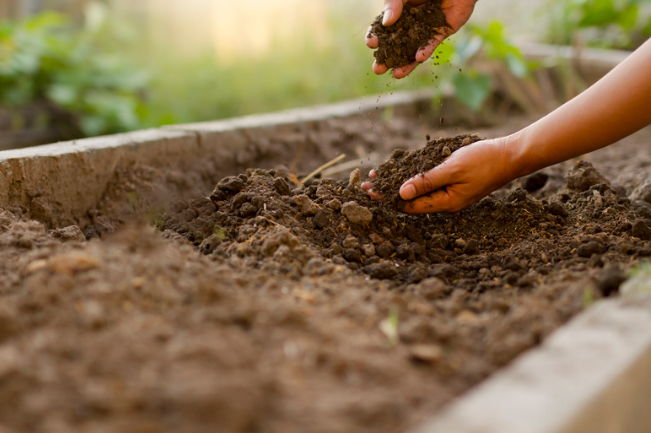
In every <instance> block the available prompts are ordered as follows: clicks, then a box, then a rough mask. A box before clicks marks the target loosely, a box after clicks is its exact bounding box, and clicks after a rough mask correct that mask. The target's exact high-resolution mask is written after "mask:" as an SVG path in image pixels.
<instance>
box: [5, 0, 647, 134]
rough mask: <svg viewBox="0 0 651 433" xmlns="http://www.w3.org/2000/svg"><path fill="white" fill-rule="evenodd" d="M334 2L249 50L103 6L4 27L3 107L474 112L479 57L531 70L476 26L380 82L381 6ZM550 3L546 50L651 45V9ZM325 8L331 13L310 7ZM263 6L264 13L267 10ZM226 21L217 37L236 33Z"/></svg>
mask: <svg viewBox="0 0 651 433" xmlns="http://www.w3.org/2000/svg"><path fill="white" fill-rule="evenodd" d="M16 1H17V0H16ZM333 1H335V3H336V5H335V6H336V7H327V8H321V9H316V10H315V11H313V12H314V16H312V17H308V18H306V19H305V20H304V21H305V23H303V26H300V25H299V24H300V23H299V24H292V26H293V27H291V28H290V29H289V31H290V33H289V35H285V36H286V37H280V36H278V37H276V36H274V34H272V35H271V36H269V34H267V35H266V36H265V35H264V34H262V33H261V29H260V28H262V27H264V25H263V24H264V22H262V24H260V23H257V24H256V23H255V22H253V21H252V22H250V23H247V22H242V23H239V22H238V23H236V24H237V25H240V24H241V25H242V26H244V25H253V26H254V28H253V30H256V29H257V30H260V31H259V32H257V33H255V32H254V33H252V35H253V36H251V35H249V36H250V38H249V39H250V41H249V42H250V44H249V45H246V44H242V41H239V40H235V39H231V40H221V39H220V41H221V42H220V43H215V44H203V45H202V44H197V43H191V42H190V43H186V44H185V45H183V44H181V43H180V42H179V41H178V40H176V39H175V38H174V36H173V35H178V34H179V32H178V31H177V32H176V33H174V32H173V31H172V30H173V26H172V25H171V24H170V23H169V22H165V20H158V21H161V22H163V25H161V24H160V23H159V24H158V27H156V22H157V21H156V20H154V21H151V20H149V18H150V17H148V16H144V15H143V13H141V14H140V15H134V16H131V15H129V14H126V15H125V14H124V11H123V13H119V11H116V10H115V8H111V7H109V6H108V5H107V4H106V3H105V2H100V1H89V2H87V4H86V7H85V9H84V13H83V14H81V15H80V16H81V17H82V18H81V19H71V18H69V17H68V16H65V15H61V14H54V13H48V12H46V13H42V14H39V15H36V16H33V17H31V18H29V19H27V20H19V21H16V20H12V21H5V22H3V23H2V24H0V106H4V107H10V108H11V107H20V106H24V105H28V104H30V103H34V102H36V101H42V100H49V101H53V102H55V103H56V104H58V105H59V106H61V107H63V108H65V109H66V110H68V111H70V112H72V113H74V114H75V118H76V119H77V120H76V121H77V122H78V125H77V126H78V128H79V130H80V131H81V132H82V133H83V134H85V135H98V134H105V133H112V132H119V131H127V130H133V129H138V128H144V127H150V126H159V125H163V124H170V123H185V122H196V121H204V120H214V119H219V118H225V117H231V116H238V115H245V114H251V113H260V112H266V111H275V110H280V109H285V108H291V107H298V106H305V105H312V104H318V103H326V102H332V101H337V100H342V99H347V98H353V97H359V96H363V95H370V94H378V93H384V94H386V93H390V92H393V91H396V90H408V89H416V88H422V87H424V86H427V87H435V88H438V89H439V90H442V89H443V88H445V87H451V88H453V89H454V90H455V91H456V94H457V96H458V98H459V99H460V100H461V101H462V102H463V103H465V104H466V105H468V106H470V107H472V108H475V109H476V108H479V107H480V106H481V105H482V103H483V102H484V100H485V99H486V96H487V95H488V94H489V92H490V90H491V86H492V82H491V78H490V77H489V76H488V75H486V74H483V73H482V72H480V71H478V70H475V69H474V68H473V67H471V66H470V65H469V64H468V61H469V59H471V58H472V57H473V56H474V55H476V54H477V53H478V52H480V51H482V52H483V53H484V54H486V55H487V56H488V57H489V58H492V59H495V60H497V61H500V62H503V63H505V64H506V65H507V67H508V69H509V70H510V71H511V73H513V74H514V75H516V76H526V75H527V73H528V71H529V68H530V66H531V65H528V64H527V63H526V62H525V61H524V60H523V58H522V56H521V54H520V53H519V51H518V50H517V49H516V48H515V46H514V45H513V44H512V43H511V42H510V40H509V38H508V37H507V36H506V31H505V25H504V24H503V23H501V22H499V21H492V22H485V20H484V23H480V24H476V23H475V21H474V20H473V21H471V23H470V24H469V25H467V26H466V28H465V30H464V32H463V33H462V34H460V35H455V37H454V38H453V40H452V42H450V43H446V44H444V45H443V46H442V47H441V48H440V49H439V52H438V59H437V60H435V63H436V65H423V66H421V67H419V68H418V69H417V71H416V72H415V73H414V74H412V76H411V77H410V78H409V79H408V80H400V81H396V80H393V79H392V78H390V76H388V75H387V76H382V77H376V76H374V75H373V74H372V73H371V72H370V63H371V62H372V54H371V52H370V50H368V49H367V48H366V47H364V45H363V43H362V42H361V41H362V38H363V33H364V32H365V30H366V26H367V25H368V23H369V22H370V20H371V19H372V18H373V14H374V13H375V12H374V11H375V10H376V9H379V8H380V7H381V4H379V3H381V2H377V3H378V5H375V4H374V3H373V2H371V3H373V5H374V6H375V8H373V9H369V8H368V7H364V8H362V7H358V6H356V5H354V3H355V2H352V3H351V2H343V1H338V0H333ZM337 1H338V3H337ZM547 1H548V2H547V3H546V4H545V8H544V13H543V12H540V11H539V12H537V13H536V12H535V11H531V14H530V16H528V17H526V20H529V22H530V23H531V29H532V30H533V33H534V36H537V35H539V34H543V35H545V34H546V35H547V36H546V39H545V40H546V41H550V42H554V43H564V44H567V43H581V44H587V45H599V46H608V47H624V48H633V47H635V46H636V45H638V44H639V43H640V42H641V41H643V40H644V39H646V38H647V37H648V35H649V34H651V11H650V10H649V6H650V5H651V0H647V1H645V0H590V1H588V0H547ZM496 2H497V0H496ZM317 3H319V4H322V3H323V2H314V3H312V5H316V4H317ZM497 3H499V2H497ZM143 4H144V3H143ZM170 4H171V3H170ZM188 4H189V3H188ZM265 4H266V6H262V5H263V3H260V4H259V5H258V7H260V8H263V7H267V8H269V7H271V6H269V4H268V3H265ZM297 4H299V3H297ZM369 4H370V3H369ZM255 5H257V3H256V4H255ZM255 5H254V4H252V6H255ZM530 9H531V7H530ZM371 11H373V12H371ZM293 12H297V11H293ZM476 15H479V14H476ZM543 15H544V16H545V18H546V20H545V22H547V23H548V24H547V25H545V26H544V27H545V28H544V29H543V31H540V30H539V27H538V28H537V27H536V24H535V23H538V24H539V21H540V17H541V16H543ZM125 17H126V18H125ZM129 17H130V18H129ZM221 18H222V20H221V21H219V20H217V24H218V25H215V27H216V28H217V29H219V28H221V27H228V25H229V24H231V25H232V24H233V23H229V22H228V19H224V17H221ZM316 18H318V19H316ZM269 19H270V20H272V19H274V18H273V17H270V18H269ZM298 21H300V19H298ZM152 22H154V24H152ZM288 22H290V23H292V22H293V21H292V20H289V21H288ZM312 23H316V24H312ZM281 24H282V23H281ZM520 24H521V23H520ZM255 26H257V27H255ZM286 26H289V24H286ZM278 28H281V27H280V26H279V27H278ZM278 28H277V29H278ZM152 29H154V30H152ZM156 29H158V30H156ZM277 29H276V30H277ZM177 30H178V29H177ZM249 30H250V29H249ZM262 30H264V29H262ZM185 31H186V32H187V31H188V30H187V29H186V30H185ZM260 34H262V36H260ZM256 35H257V36H256ZM244 36H246V35H244ZM244 36H243V38H242V39H243V41H244V42H246V41H247V40H246V38H245V37H244ZM281 36H282V35H281ZM202 37H203V38H204V39H205V38H206V35H205V34H204V35H203V36H202ZM220 37H221V38H222V39H223V36H220ZM256 37H257V38H258V39H256ZM217 39H218V38H217ZM217 39H216V40H217ZM261 41H262V42H263V43H261ZM233 47H237V50H239V51H237V50H235V51H233V50H234V48H233ZM242 47H243V48H242ZM459 71H461V72H459Z"/></svg>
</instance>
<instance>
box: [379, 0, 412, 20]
mask: <svg viewBox="0 0 651 433" xmlns="http://www.w3.org/2000/svg"><path fill="white" fill-rule="evenodd" d="M406 2H407V0H384V17H383V18H382V25H383V26H385V27H388V26H390V25H392V24H394V23H395V22H396V21H398V18H400V15H402V7H403V5H404V4H405V3H406Z"/></svg>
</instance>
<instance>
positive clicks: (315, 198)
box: [161, 135, 651, 292]
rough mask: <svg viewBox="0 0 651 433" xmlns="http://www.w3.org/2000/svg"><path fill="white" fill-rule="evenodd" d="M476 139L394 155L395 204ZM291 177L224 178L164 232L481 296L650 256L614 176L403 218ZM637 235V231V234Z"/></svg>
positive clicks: (281, 263) (296, 273) (585, 167)
mask: <svg viewBox="0 0 651 433" xmlns="http://www.w3.org/2000/svg"><path fill="white" fill-rule="evenodd" d="M477 140H478V138H477V137H476V136H468V135H462V136H458V137H455V138H452V139H445V140H443V139H440V140H433V141H430V142H429V143H428V144H427V145H426V146H425V147H424V148H422V149H419V150H416V151H414V152H411V153H408V152H404V151H396V152H394V154H393V156H392V157H391V159H390V160H389V161H387V162H386V163H384V164H383V165H382V166H381V167H380V169H379V172H380V174H381V175H380V177H379V179H381V182H379V183H378V185H380V191H381V192H384V193H387V195H390V196H393V197H394V198H393V200H394V201H395V200H396V199H395V196H396V192H395V189H396V188H397V187H398V186H399V185H400V183H402V181H403V180H405V179H407V178H408V177H410V176H413V175H414V174H416V173H419V172H422V171H425V170H428V169H430V168H432V167H433V166H435V165H436V164H438V163H440V162H441V161H442V160H443V159H444V158H445V156H446V155H449V153H451V152H452V151H454V150H456V149H458V148H460V147H462V146H464V145H468V144H470V143H471V142H474V141H477ZM595 173H596V170H595V169H594V167H592V166H591V164H590V163H587V162H581V163H580V164H579V165H577V167H576V168H575V169H573V170H572V171H570V173H569V174H568V179H572V182H571V184H572V185H570V186H573V185H574V184H575V183H578V184H581V185H583V184H585V183H586V182H588V181H591V179H593V178H595ZM382 174H388V175H387V176H386V177H382ZM586 176H588V177H590V179H584V180H581V178H582V177H586ZM290 185H291V183H290V180H289V177H288V176H287V175H286V174H283V173H280V172H276V171H274V170H270V171H267V170H259V169H255V170H249V171H248V172H247V174H242V175H240V176H236V177H228V178H225V179H223V180H222V181H221V182H219V184H218V185H217V187H216V188H215V190H214V191H213V192H212V194H211V195H210V197H203V198H198V199H195V200H191V201H188V202H179V203H178V204H177V206H176V207H175V209H174V211H173V212H171V213H169V214H167V215H165V216H164V217H163V219H162V222H161V228H162V229H163V230H168V231H169V232H168V234H169V233H171V232H174V233H175V235H178V234H180V235H182V236H183V237H184V238H185V239H187V240H189V241H190V242H192V243H193V244H194V245H195V246H196V247H197V248H199V249H200V250H201V251H202V252H203V253H204V254H210V255H215V256H218V257H222V258H223V259H227V258H229V257H231V256H234V255H235V256H239V257H240V258H244V259H246V263H247V264H248V265H249V266H251V267H253V268H256V269H263V270H266V271H271V272H273V273H277V274H280V275H292V276H293V277H294V278H300V277H302V276H304V275H323V274H327V273H329V272H331V271H332V269H333V267H334V266H335V265H342V264H343V265H346V266H348V267H349V268H350V269H352V270H353V271H355V272H359V273H361V274H366V275H367V276H370V277H372V278H376V279H388V280H394V281H397V282H400V283H408V284H409V283H418V282H420V281H422V280H424V279H426V278H428V277H437V278H441V279H442V280H444V281H446V282H454V284H455V286H457V287H460V288H464V289H466V290H471V291H479V292H481V291H483V290H487V289H492V288H499V287H504V286H505V285H508V286H518V287H523V288H531V287H534V286H536V285H537V284H538V279H539V277H540V276H541V275H546V274H548V273H550V272H552V271H554V270H560V269H561V268H563V267H566V266H568V265H579V264H581V265H588V266H590V267H595V266H597V267H599V266H603V263H604V260H603V259H602V256H607V255H608V254H609V253H612V254H615V255H617V254H621V253H623V254H625V255H628V254H629V252H630V251H635V252H636V253H637V254H638V255H649V254H651V251H650V250H649V249H648V248H646V247H642V245H639V244H638V243H637V242H638V241H640V242H641V241H642V240H644V238H645V236H644V235H642V237H641V238H639V236H640V234H644V233H647V230H644V228H645V227H646V223H645V222H644V221H641V220H640V221H635V220H632V221H630V220H629V217H628V216H626V214H627V213H629V212H631V208H630V204H629V201H628V199H626V198H620V197H618V196H617V194H616V192H615V191H613V190H612V189H611V188H610V186H609V185H608V184H607V183H599V184H592V186H590V187H589V188H587V189H583V188H581V189H577V188H573V189H569V190H564V191H562V192H560V193H557V194H554V195H552V196H550V197H547V198H543V199H536V198H534V197H532V196H531V195H530V194H529V193H528V192H527V191H526V190H524V189H522V188H518V189H515V190H511V191H505V190H502V191H499V192H498V193H495V194H492V195H491V196H489V197H487V198H485V199H483V200H481V201H480V202H479V203H478V204H476V205H474V206H472V207H470V208H469V209H467V210H465V211H462V212H460V213H458V214H454V215H442V214H436V215H426V216H408V215H404V214H402V213H400V212H398V211H396V210H394V209H393V208H391V207H387V206H386V205H385V204H384V203H378V202H376V201H373V200H371V199H370V198H369V197H368V196H367V194H365V193H364V192H363V191H362V190H361V189H360V188H359V187H358V186H357V185H355V184H351V183H350V182H348V181H339V180H332V179H321V180H314V181H312V182H309V183H308V184H306V185H301V186H294V187H293V188H292V187H291V186H290ZM588 220H590V221H591V222H590V223H587V222H586V221H588ZM642 226H644V227H642ZM577 227H580V230H577ZM634 227H637V228H636V229H635V232H633V229H634ZM618 235H626V240H624V239H620V238H619V237H618ZM630 235H633V236H636V237H638V239H637V240H635V239H633V240H628V236H630ZM552 239H554V241H553V243H552V241H551V240H552ZM636 245H637V246H636Z"/></svg>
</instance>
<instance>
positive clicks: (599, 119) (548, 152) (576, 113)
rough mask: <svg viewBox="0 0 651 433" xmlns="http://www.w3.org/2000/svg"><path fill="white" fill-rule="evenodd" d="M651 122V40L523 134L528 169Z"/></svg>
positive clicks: (571, 155)
mask: <svg viewBox="0 0 651 433" xmlns="http://www.w3.org/2000/svg"><path fill="white" fill-rule="evenodd" d="M649 123H651V40H649V41H647V42H646V43H644V44H643V45H642V46H641V47H640V48H639V49H638V50H637V51H635V52H634V53H633V54H631V56H629V57H628V58H627V59H626V60H624V61H623V62H622V63H621V64H620V65H618V66H617V67H616V68H615V69H613V70H612V71H611V72H610V73H609V74H608V75H606V76H605V77H604V78H603V79H601V80H600V81H599V82H597V83H596V84H595V85H594V86H592V87H590V88H589V89H588V90H586V91H585V92H583V93H582V94H581V95H579V96H578V97H576V98H574V99H573V100H571V101H569V102H568V103H566V104H565V105H563V106H562V107H560V108H559V109H557V110H555V111H553V112H552V113H550V114H549V115H548V116H546V117H544V118H542V119H541V120H539V121H538V122H536V123H534V124H532V125H531V126H529V127H527V128H525V129H523V130H522V131H521V132H520V133H519V134H520V141H521V145H520V152H515V155H516V158H517V160H518V161H519V162H518V164H519V165H520V167H521V170H522V173H523V174H528V173H532V172H534V171H536V170H538V169H540V168H543V167H547V166H549V165H552V164H556V163H558V162H561V161H565V160H567V159H570V158H574V157H576V156H579V155H582V154H584V153H588V152H591V151H593V150H597V149H600V148H602V147H605V146H608V145H609V144H612V143H614V142H616V141H618V140H620V139H622V138H624V137H626V136H628V135H630V134H632V133H633V132H635V131H637V130H639V129H640V128H642V127H644V126H646V125H648V124H649Z"/></svg>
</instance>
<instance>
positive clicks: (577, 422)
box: [413, 296, 651, 433]
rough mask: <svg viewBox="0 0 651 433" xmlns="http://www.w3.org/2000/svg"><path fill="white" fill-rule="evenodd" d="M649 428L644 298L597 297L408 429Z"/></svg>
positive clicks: (573, 431)
mask: <svg viewBox="0 0 651 433" xmlns="http://www.w3.org/2000/svg"><path fill="white" fill-rule="evenodd" d="M650 430H651V297H650V296H646V297H644V296H638V297H636V298H634V299H618V300H608V301H603V302H600V303H598V304H596V305H594V306H593V307H591V308H590V309H588V310H587V311H586V312H584V313H582V314H581V315H579V316H578V317H577V318H575V319H574V320H572V321H571V322H570V323H569V324H567V325H566V326H564V327H563V328H561V329H560V330H558V331H556V333H554V334H553V335H552V336H550V337H549V338H548V339H547V340H545V342H544V343H543V344H542V346H541V347H539V348H536V349H533V350H530V351H529V352H527V353H526V354H524V355H523V356H522V357H520V358H519V359H517V360H516V361H515V362H513V363H512V364H511V365H510V366H509V367H507V368H506V369H504V370H502V371H500V372H498V373H497V374H495V376H493V377H492V378H490V379H488V380H487V381H485V382H484V383H483V384H481V385H479V386H478V387H476V388H474V389H473V390H472V391H470V392H468V393H467V394H466V395H463V396H461V397H460V398H459V399H458V401H457V402H456V403H452V404H451V405H450V406H449V407H447V408H445V409H444V410H443V411H442V412H440V413H439V414H438V416H436V417H435V418H434V419H432V420H431V421H430V422H428V423H426V424H425V425H423V426H422V427H421V428H419V429H416V430H415V431H414V432H413V433H588V432H589V433H615V432H622V433H644V432H649V431H650Z"/></svg>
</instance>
